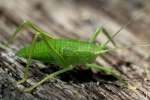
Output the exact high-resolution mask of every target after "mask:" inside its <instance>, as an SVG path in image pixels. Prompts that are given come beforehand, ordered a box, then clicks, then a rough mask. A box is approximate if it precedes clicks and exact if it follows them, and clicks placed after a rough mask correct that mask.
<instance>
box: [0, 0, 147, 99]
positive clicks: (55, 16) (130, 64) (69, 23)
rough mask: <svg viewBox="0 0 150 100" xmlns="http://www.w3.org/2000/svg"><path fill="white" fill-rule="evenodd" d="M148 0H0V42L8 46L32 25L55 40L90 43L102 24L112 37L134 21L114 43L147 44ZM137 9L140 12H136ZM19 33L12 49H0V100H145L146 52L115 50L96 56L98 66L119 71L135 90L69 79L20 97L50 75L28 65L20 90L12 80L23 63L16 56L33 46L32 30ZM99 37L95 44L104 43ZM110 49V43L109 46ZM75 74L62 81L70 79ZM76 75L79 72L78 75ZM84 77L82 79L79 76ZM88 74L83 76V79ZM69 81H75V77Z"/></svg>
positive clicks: (50, 82)
mask: <svg viewBox="0 0 150 100" xmlns="http://www.w3.org/2000/svg"><path fill="white" fill-rule="evenodd" d="M149 3H150V2H149V1H148V0H145V1H143V0H0V42H1V43H3V42H6V41H7V40H8V38H9V36H10V35H11V33H12V32H13V31H14V30H15V28H16V26H18V25H19V24H20V23H21V22H22V21H23V20H25V19H27V20H32V21H33V22H35V23H36V24H37V25H39V26H40V27H41V28H43V29H44V30H46V31H47V32H49V33H53V34H54V35H56V36H59V37H70V38H80V39H88V38H89V37H90V35H91V33H92V32H93V31H94V30H95V29H96V27H97V26H101V25H103V26H104V27H105V28H106V29H108V30H109V32H112V33H115V32H116V31H117V30H118V29H119V28H120V27H121V26H122V25H124V24H126V23H127V21H128V20H130V19H135V21H134V22H132V23H130V24H129V25H128V26H127V27H126V28H125V29H123V30H122V31H121V32H120V34H119V35H118V36H117V37H116V38H115V41H117V43H118V44H119V45H122V46H123V45H126V46H127V45H128V46H131V45H134V44H137V43H141V41H144V42H145V43H148V42H150V40H149V38H150V31H149V26H150V20H149V16H150V10H149V6H150V5H149ZM139 10H140V11H139ZM135 16H138V17H135ZM25 32H26V33H27V32H28V33H29V34H19V35H18V37H17V40H16V42H15V43H14V44H13V46H12V48H11V49H10V48H7V49H6V48H5V49H3V48H0V100H53V99H54V100H55V99H56V100H59V99H60V100H63V99H64V100H65V99H67V100H100V99H102V100H103V99H106V100H149V99H150V78H149V77H150V63H149V61H150V60H149V57H148V56H149V49H150V48H149V47H146V48H145V47H134V48H129V49H123V50H117V51H114V52H110V53H108V54H106V55H103V56H101V57H98V59H97V63H100V64H103V65H106V66H112V67H114V68H116V69H117V70H119V71H120V72H121V73H122V75H123V77H124V78H125V79H126V80H127V81H128V82H129V84H131V85H134V86H136V87H137V89H136V90H135V91H132V90H130V89H127V88H121V87H118V85H117V83H116V82H114V84H109V83H107V82H101V81H100V82H95V81H93V80H92V79H91V80H88V81H85V82H84V81H82V82H80V81H81V80H79V79H76V81H74V80H72V78H71V77H68V78H69V79H68V80H67V81H66V79H63V77H61V78H62V79H61V80H60V79H53V80H50V81H49V82H47V83H44V84H43V85H42V86H40V87H39V88H38V89H37V90H36V91H35V92H33V93H22V92H20V91H19V89H20V88H22V87H24V86H25V87H27V86H30V85H31V84H34V83H35V82H36V81H38V80H39V79H41V78H42V77H43V76H44V75H46V74H48V73H50V72H51V70H52V68H51V67H52V65H48V66H49V67H48V69H46V70H49V71H50V72H47V71H46V70H43V69H41V68H39V67H38V66H40V67H41V66H44V65H43V64H41V63H39V62H35V64H33V66H31V72H30V73H32V74H31V75H30V76H31V78H30V79H29V80H28V81H27V82H26V83H25V84H23V85H19V86H18V85H16V84H15V81H16V80H18V79H20V78H21V77H22V75H23V72H22V69H23V67H24V66H25V63H26V61H25V60H23V59H20V58H17V57H16V56H15V55H14V53H15V52H16V50H18V49H19V48H20V47H23V46H24V45H25V44H26V43H29V41H31V38H32V37H31V34H30V31H29V30H28V31H24V32H23V33H25ZM104 40H106V38H105V37H104V36H103V35H102V36H100V37H98V38H97V41H104ZM109 46H110V47H112V46H111V44H110V45H109ZM73 73H74V72H70V73H67V75H64V77H67V76H72V74H73ZM78 73H79V72H78ZM81 75H82V74H81ZM86 75H87V74H85V75H83V76H84V77H90V76H86ZM73 77H74V78H75V77H76V73H75V75H73Z"/></svg>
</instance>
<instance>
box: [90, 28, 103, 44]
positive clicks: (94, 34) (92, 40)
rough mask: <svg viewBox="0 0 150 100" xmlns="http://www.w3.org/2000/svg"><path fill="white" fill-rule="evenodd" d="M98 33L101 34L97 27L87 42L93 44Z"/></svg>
mask: <svg viewBox="0 0 150 100" xmlns="http://www.w3.org/2000/svg"><path fill="white" fill-rule="evenodd" d="M100 33H102V27H98V28H97V29H96V31H95V32H94V33H93V34H92V36H91V38H90V39H89V42H90V43H95V41H96V37H97V36H98V35H99V34H100Z"/></svg>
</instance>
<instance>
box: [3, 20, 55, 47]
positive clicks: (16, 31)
mask: <svg viewBox="0 0 150 100" xmlns="http://www.w3.org/2000/svg"><path fill="white" fill-rule="evenodd" d="M24 27H29V28H31V29H33V30H34V31H35V33H37V32H38V33H42V34H44V35H45V36H47V37H49V38H51V39H53V38H55V37H54V36H52V35H50V34H49V33H47V32H45V31H43V30H42V29H41V28H39V27H38V26H37V25H35V24H34V23H32V22H31V21H28V20H25V21H24V22H23V23H22V24H21V25H20V26H18V28H16V30H15V32H14V33H13V34H12V36H11V37H10V39H9V40H8V43H7V44H6V45H7V46H8V45H9V44H10V43H12V42H13V41H14V40H15V38H16V35H17V33H19V32H20V31H21V30H22V29H23V28H24Z"/></svg>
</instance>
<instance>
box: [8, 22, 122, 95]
mask: <svg viewBox="0 0 150 100" xmlns="http://www.w3.org/2000/svg"><path fill="white" fill-rule="evenodd" d="M24 27H29V28H31V29H32V30H33V31H34V32H35V35H34V37H33V39H32V43H31V44H29V45H28V46H26V47H24V48H22V49H20V50H19V51H18V52H17V53H16V55H17V56H19V57H23V58H26V59H27V64H26V67H25V70H24V76H23V78H22V80H19V81H18V82H17V83H18V84H21V83H24V82H25V81H26V80H27V79H28V77H29V67H30V64H31V63H32V60H31V59H35V60H39V61H41V62H48V63H51V64H56V65H58V66H60V67H61V69H60V70H58V71H56V72H53V73H51V74H49V75H47V76H46V77H44V78H43V79H42V80H40V81H39V82H38V83H36V84H34V85H33V86H31V87H29V88H25V89H24V91H25V92H31V91H32V90H33V89H34V88H36V87H38V86H39V85H41V84H42V83H44V82H45V81H47V80H48V79H50V78H53V77H57V76H58V75H60V74H62V73H65V72H67V71H71V70H73V69H74V68H75V67H76V65H83V64H84V65H85V67H86V68H87V69H95V70H97V71H99V72H104V73H106V74H110V75H113V76H115V77H116V78H117V79H119V78H120V74H118V73H117V71H114V69H112V68H110V67H104V66H101V65H97V64H95V63H93V61H94V60H95V59H96V57H97V56H98V55H99V54H103V53H106V52H108V51H109V50H108V49H107V47H106V45H107V44H108V43H109V42H112V44H113V45H114V46H115V42H114V41H113V39H112V38H113V37H115V36H116V35H117V34H118V32H117V33H116V34H114V35H113V36H110V35H109V34H108V33H107V32H106V30H105V29H104V28H98V29H97V30H96V31H95V33H93V35H92V36H91V38H90V39H89V40H88V41H82V40H74V39H68V38H66V39H62V38H61V39H59V38H55V37H53V36H52V35H50V34H49V33H47V32H45V31H43V30H42V29H41V28H39V27H38V26H37V25H35V24H34V23H32V22H31V21H24V22H23V23H22V24H21V25H20V26H19V27H18V28H17V29H16V31H15V32H14V33H13V34H12V36H11V38H10V39H9V41H8V43H7V44H6V45H7V46H8V45H9V43H12V42H13V41H14V40H15V37H16V35H17V33H18V32H20V31H21V30H22V29H23V28H24ZM102 32H104V33H105V35H106V36H107V38H108V39H109V40H108V41H106V42H105V43H103V44H96V43H95V41H96V37H97V36H98V35H99V34H100V33H102ZM38 37H40V38H41V39H42V41H40V42H37V41H36V40H37V38H38Z"/></svg>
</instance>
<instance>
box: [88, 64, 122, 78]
mask: <svg viewBox="0 0 150 100" xmlns="http://www.w3.org/2000/svg"><path fill="white" fill-rule="evenodd" d="M86 67H87V68H90V69H95V70H97V71H99V72H103V73H106V74H108V75H112V76H114V77H115V78H117V79H118V80H120V79H121V74H120V73H119V72H118V71H117V70H115V69H113V68H111V67H105V66H101V65H97V64H94V63H93V64H86Z"/></svg>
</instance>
